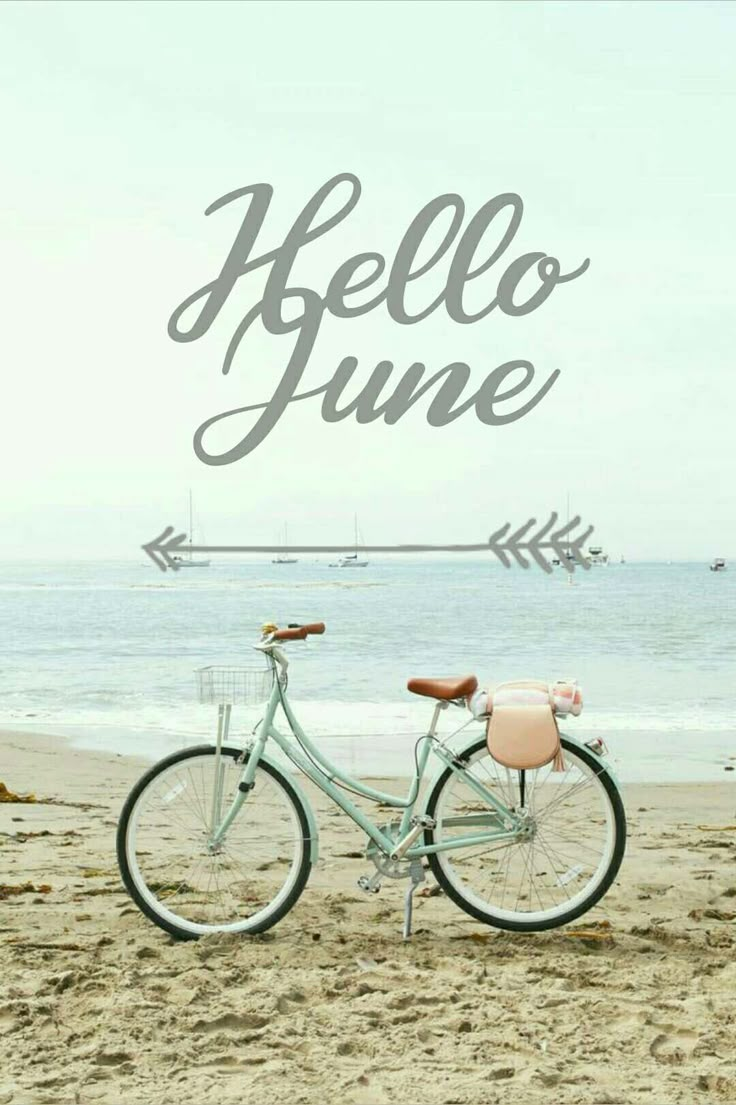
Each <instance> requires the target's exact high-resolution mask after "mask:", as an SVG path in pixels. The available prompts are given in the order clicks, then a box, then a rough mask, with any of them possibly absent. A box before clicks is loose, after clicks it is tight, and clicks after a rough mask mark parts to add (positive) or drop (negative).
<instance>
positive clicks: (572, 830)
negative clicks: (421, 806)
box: [425, 737, 626, 932]
mask: <svg viewBox="0 0 736 1105" xmlns="http://www.w3.org/2000/svg"><path fill="white" fill-rule="evenodd" d="M562 748H563V751H564V760H565V770H564V771H562V772H555V771H553V770H552V764H548V765H547V766H546V767H543V768H538V769H536V770H534V771H525V772H519V771H509V770H507V769H506V768H504V767H501V766H500V765H499V764H498V763H496V761H495V760H494V759H493V758H492V757H491V755H490V754H489V752H488V748H487V745H486V742H485V740H481V741H479V742H478V743H477V744H475V745H473V746H472V747H471V748H470V749H469V750H468V751H467V752H466V753H464V755H463V756H462V757H461V758H462V759H463V760H464V763H465V771H466V773H467V774H470V775H473V776H474V777H475V778H476V779H477V780H478V781H479V782H480V783H482V784H483V786H484V787H485V788H486V789H488V790H490V791H491V793H492V794H493V795H494V796H496V797H497V798H498V799H499V800H500V801H501V802H502V803H503V804H504V805H505V806H506V807H507V808H508V809H509V810H514V811H517V812H518V811H519V810H520V809H523V810H524V816H525V822H526V825H525V829H526V831H525V832H524V833H523V834H519V835H518V836H517V837H516V838H514V839H513V840H504V841H498V842H491V843H484V844H476V845H472V844H469V845H467V846H464V847H463V846H460V847H458V848H453V849H451V850H449V851H442V852H435V853H431V854H430V855H429V856H428V859H429V864H430V867H431V869H432V872H433V874H434V876H435V878H436V879H437V882H438V883H439V884H440V886H441V887H442V889H443V890H444V891H445V893H446V894H447V895H448V897H450V898H451V899H452V900H453V901H454V902H455V903H456V904H457V905H459V906H460V907H461V909H464V910H465V911H466V913H469V914H470V915H471V916H472V917H475V918H476V919H477V920H479V921H484V922H485V923H486V924H489V925H494V926H495V927H496V928H502V929H512V930H514V931H516V932H539V931H542V930H544V929H550V928H556V927H557V926H558V925H564V924H567V923H568V922H569V921H573V920H574V919H575V918H576V917H579V916H580V915H581V914H583V913H585V912H586V911H587V910H588V909H590V908H591V906H593V905H594V904H595V903H596V902H597V901H599V900H600V899H601V898H602V897H603V895H604V894H605V893H606V891H607V890H608V889H609V887H610V886H611V883H612V882H613V880H614V879H615V877H616V874H617V872H618V869H619V867H620V865H621V860H622V859H623V854H624V848H625V845H626V817H625V814H624V808H623V803H622V801H621V796H620V794H619V791H618V788H617V787H616V784H615V782H614V780H613V779H612V777H611V775H610V774H609V773H608V771H607V770H606V766H605V764H604V763H603V762H602V761H601V759H600V758H599V757H598V756H596V755H595V754H594V753H593V752H590V751H589V750H588V749H583V748H580V747H579V746H578V745H576V744H572V743H571V742H570V741H568V740H566V739H565V738H564V737H563V738H562ZM427 813H428V814H429V816H430V817H432V818H433V819H434V820H435V823H436V825H435V828H434V829H432V830H427V831H426V832H425V841H426V843H427V844H440V843H449V842H451V841H452V839H453V837H462V836H466V837H467V836H470V835H473V834H475V835H477V834H478V828H477V821H478V816H477V815H478V814H479V813H480V814H489V813H490V814H491V815H492V816H494V815H493V806H492V805H491V804H490V803H489V802H485V801H484V800H483V799H482V798H481V797H480V796H479V795H478V792H477V791H476V790H474V789H473V788H472V787H471V786H470V785H469V783H468V782H467V777H466V776H464V775H463V774H457V773H456V772H454V771H452V770H451V769H450V768H448V769H447V770H446V771H444V772H443V773H442V775H441V776H440V778H439V779H438V780H437V783H436V785H435V787H434V789H433V791H432V793H431V795H430V797H429V801H428V803H427ZM464 821H465V822H466V824H465V825H464V824H463V822H464ZM474 822H475V824H474ZM498 824H499V827H500V822H498Z"/></svg>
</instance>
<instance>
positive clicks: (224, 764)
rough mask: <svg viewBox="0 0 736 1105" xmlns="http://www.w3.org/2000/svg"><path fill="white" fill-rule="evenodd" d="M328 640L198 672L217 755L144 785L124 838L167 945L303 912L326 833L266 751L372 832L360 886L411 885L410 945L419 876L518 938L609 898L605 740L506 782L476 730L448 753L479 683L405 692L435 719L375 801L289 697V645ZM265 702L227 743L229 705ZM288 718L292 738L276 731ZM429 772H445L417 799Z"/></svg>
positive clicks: (303, 632)
mask: <svg viewBox="0 0 736 1105" xmlns="http://www.w3.org/2000/svg"><path fill="white" fill-rule="evenodd" d="M323 632H324V625H323V624H322V623H318V624H315V625H306V626H290V627H289V628H287V629H277V627H276V626H275V625H267V626H264V632H263V636H262V638H261V640H260V641H259V642H258V644H256V645H255V646H254V647H255V648H256V649H258V650H259V651H260V652H261V653H262V654H263V655H264V657H265V666H264V667H262V668H259V669H258V670H257V671H254V670H252V669H249V668H204V669H201V670H200V671H199V672H198V676H199V684H200V698H201V700H202V701H205V702H212V703H215V704H217V705H218V729H217V740H216V743H215V744H214V745H200V746H198V747H194V748H188V749H185V750H183V751H180V752H176V753H174V754H173V755H171V756H167V757H166V758H165V759H163V760H161V761H160V762H159V763H157V764H155V765H154V766H153V767H152V768H151V769H150V771H148V772H147V773H146V774H145V775H144V776H143V777H142V778H141V779H140V780H139V782H138V783H137V784H136V785H135V786H134V788H133V790H132V791H131V793H130V795H129V796H128V799H127V800H126V802H125V806H124V808H123V811H122V814H121V817H120V822H119V825H118V833H117V850H118V861H119V864H120V871H121V874H122V878H123V881H124V883H125V886H126V888H127V890H128V892H129V893H130V895H131V897H132V898H133V900H134V901H135V902H136V904H137V905H138V906H139V908H140V909H141V910H142V911H143V913H144V914H146V916H147V917H149V918H150V919H151V920H152V921H154V922H155V923H156V924H157V925H159V926H160V927H161V928H162V929H165V930H166V931H167V932H169V933H171V934H172V935H173V936H176V937H179V938H182V939H197V938H198V937H200V936H202V935H204V934H206V933H213V932H237V933H257V932H263V931H264V930H265V929H268V928H270V927H271V926H272V925H274V924H276V922H277V921H279V920H280V919H281V918H282V917H283V916H284V915H285V914H286V913H288V912H289V910H290V909H291V908H292V907H293V906H294V905H295V903H296V902H297V900H298V898H299V896H300V895H301V893H302V891H303V890H304V887H305V886H306V884H307V880H308V878H309V873H310V870H311V868H312V866H313V864H314V863H316V861H317V854H318V853H317V848H318V834H317V824H316V821H315V817H314V813H313V812H312V809H311V806H310V804H309V801H308V799H307V797H306V795H305V794H304V791H303V790H302V788H301V787H300V786H299V784H298V782H297V780H296V777H295V776H294V775H293V774H292V773H291V772H288V771H286V770H285V769H284V768H283V767H282V766H280V765H279V763H277V762H276V761H275V760H274V759H273V758H272V757H271V756H270V755H269V753H268V752H267V746H268V743H269V741H272V742H274V744H275V745H277V746H278V747H279V748H280V749H281V751H282V752H283V753H284V754H285V756H286V757H287V758H288V759H289V760H290V761H291V762H292V763H293V764H294V765H295V766H296V767H298V768H300V769H301V770H302V771H303V772H304V773H305V775H307V776H308V777H309V779H311V780H312V782H314V783H315V784H316V785H317V786H318V787H319V788H320V790H322V791H323V792H324V793H325V794H326V795H328V796H329V797H330V798H331V799H332V800H333V801H334V802H335V803H337V805H338V806H339V807H340V808H341V809H342V810H344V812H345V813H346V814H347V815H348V816H349V817H350V818H352V820H353V821H354V822H356V824H357V825H359V826H360V828H361V829H363V831H364V832H365V833H366V834H367V838H368V839H367V843H366V849H365V854H366V858H367V860H369V861H370V862H371V863H372V864H373V868H374V870H373V871H372V873H371V874H370V875H364V876H363V877H362V878H361V879H359V880H358V886H359V887H360V889H361V890H364V891H365V892H367V893H377V892H378V891H379V889H380V886H381V882H382V880H383V879H385V878H391V879H407V880H408V889H407V892H406V898H405V920H404V936H405V938H406V937H408V936H409V935H410V933H411V919H412V895H413V892H414V890H415V889H416V887H417V886H418V885H419V884H420V883H421V882H422V881H424V878H425V863H426V864H427V865H428V867H429V869H430V870H431V872H432V874H433V875H434V877H435V878H436V880H437V882H438V883H439V885H440V887H441V888H442V890H444V892H445V893H446V894H447V895H448V897H449V898H451V899H452V900H453V901H454V902H455V903H456V904H457V905H459V906H460V907H461V908H462V909H464V910H465V911H466V912H467V913H469V914H470V915H471V916H472V917H474V918H476V919H477V920H479V921H483V922H485V923H486V924H489V925H495V926H496V927H498V928H502V929H511V930H515V931H517V932H538V931H541V930H543V929H549V928H554V927H556V926H558V925H564V924H566V923H567V922H569V921H572V920H574V919H575V918H576V917H579V916H580V915H581V914H582V913H585V912H586V910H588V909H590V908H591V906H593V905H594V904H595V903H596V902H597V901H599V900H600V899H601V898H602V897H603V895H604V894H605V893H606V891H607V890H608V889H609V887H610V886H611V884H612V882H613V880H614V879H615V877H616V874H617V872H618V869H619V866H620V864H621V860H622V858H623V853H624V847H625V841H626V820H625V815H624V808H623V803H622V801H621V796H620V793H619V789H618V786H617V783H616V781H615V778H614V776H613V774H612V772H611V770H610V768H609V767H608V766H607V765H606V763H605V762H604V760H603V758H602V757H603V755H604V753H605V747H604V746H603V744H602V742H601V741H599V740H592V741H589V742H588V743H587V744H583V743H580V742H578V741H576V740H573V739H572V738H570V737H568V736H565V735H563V736H562V749H563V755H564V770H563V771H561V772H560V771H556V772H555V771H553V770H552V765H549V766H546V767H543V768H538V769H536V770H533V771H531V770H526V771H510V770H508V769H506V768H504V767H501V766H500V765H499V764H498V763H496V761H494V760H493V758H492V757H491V756H490V754H489V752H488V749H487V745H486V741H485V738H483V739H479V737H478V736H477V733H476V736H475V737H473V738H468V736H467V735H465V737H464V738H463V737H462V736H461V737H460V740H459V745H458V746H456V747H451V745H450V743H449V742H450V741H451V740H452V739H453V738H455V737H458V735H459V734H462V731H463V730H464V729H465V727H466V725H467V724H471V722H472V721H473V720H474V719H472V718H471V720H470V721H469V722H466V723H465V724H463V725H462V726H460V728H459V729H458V730H456V731H455V733H453V734H450V735H449V736H446V737H443V738H442V739H440V738H439V737H438V735H437V724H438V721H439V717H440V714H441V712H442V711H443V710H445V709H448V708H450V707H452V706H455V707H461V708H463V709H465V708H466V696H467V695H469V694H472V692H473V691H474V690H475V689H476V688H477V685H478V684H477V680H476V678H475V677H474V676H466V677H463V678H458V679H437V680H431V679H421V680H419V679H417V680H410V682H409V689H410V690H413V691H415V693H418V694H421V695H424V696H426V697H429V698H432V699H434V701H435V707H434V714H433V717H432V722H431V724H430V727H429V729H428V731H427V733H426V734H425V735H424V736H422V737H420V738H419V740H418V741H417V743H416V746H415V752H414V761H415V762H414V768H415V770H414V775H413V778H412V780H411V784H410V787H409V792H408V794H407V795H406V797H403V798H402V797H398V796H396V795H393V794H385V793H383V792H382V791H379V790H374V789H373V787H370V786H367V785H366V784H365V783H363V782H361V781H359V780H358V779H354V778H351V777H350V776H349V775H346V774H345V773H344V772H342V771H341V770H339V768H338V767H336V766H335V765H334V764H332V763H331V762H330V761H329V760H328V759H327V758H326V757H325V756H324V755H323V754H322V753H321V752H320V750H319V748H318V747H317V745H316V744H315V743H314V742H313V741H311V740H310V739H309V737H308V736H307V734H306V733H305V732H304V731H303V729H302V728H301V726H300V725H299V722H298V721H297V719H296V717H295V716H294V712H293V710H292V708H291V705H290V703H289V700H288V696H287V685H288V675H287V667H288V664H287V658H286V656H285V654H284V651H283V648H282V645H283V644H285V643H287V642H291V641H297V640H304V639H305V638H306V637H307V636H309V635H310V634H321V633H323ZM264 698H267V705H266V707H265V714H264V716H263V718H262V720H261V721H260V723H259V725H258V727H257V729H256V731H255V736H254V738H253V739H252V741H251V742H250V743H249V744H248V746H247V747H245V748H235V747H232V746H230V745H228V743H227V739H228V734H229V727H230V713H231V710H232V706H233V704H234V703H236V702H252V701H253V700H254V699H256V700H260V701H262V700H263V699H264ZM279 708H280V709H281V711H282V712H283V714H284V716H285V718H286V722H287V724H288V726H289V729H290V731H291V737H289V736H286V735H284V734H283V733H281V732H280V731H279V730H278V729H277V728H276V726H275V724H274V718H275V716H276V713H277V711H278V710H279ZM456 743H457V742H456ZM430 760H432V761H433V762H434V765H435V771H434V774H433V776H432V777H431V778H430V779H429V781H428V785H426V786H425V787H424V788H423V787H422V783H423V781H424V780H425V775H426V774H427V767H428V764H429V763H430ZM351 792H352V793H353V794H354V795H359V796H362V797H363V798H368V799H371V800H373V801H374V802H376V803H380V804H381V805H382V806H384V807H386V806H388V807H391V808H393V809H394V810H395V811H396V813H395V818H394V819H393V820H391V821H389V822H388V823H387V824H381V825H379V824H376V823H375V822H374V821H373V820H371V818H369V817H368V816H366V815H365V814H364V813H363V811H362V810H361V809H359V808H358V806H356V804H355V803H354V802H353V801H352V799H351V798H350V794H351ZM420 793H422V795H423V796H422V798H421V799H420Z"/></svg>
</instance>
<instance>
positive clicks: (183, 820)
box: [117, 745, 311, 940]
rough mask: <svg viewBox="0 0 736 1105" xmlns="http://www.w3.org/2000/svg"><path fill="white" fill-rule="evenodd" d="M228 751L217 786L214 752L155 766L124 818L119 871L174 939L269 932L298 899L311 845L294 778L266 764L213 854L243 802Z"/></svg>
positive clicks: (200, 750)
mask: <svg viewBox="0 0 736 1105" xmlns="http://www.w3.org/2000/svg"><path fill="white" fill-rule="evenodd" d="M240 756H241V752H240V750H239V749H237V748H223V749H222V753H221V757H220V772H219V775H220V779H219V782H218V781H217V780H216V773H215V763H216V761H215V749H214V748H213V747H212V746H210V745H202V746H199V747H197V748H189V749H186V750H185V751H183V752H176V753H174V754H173V755H171V756H168V757H167V758H166V759H164V760H161V761H160V763H157V764H155V765H154V766H153V767H152V768H151V770H150V771H148V772H147V773H146V774H145V775H144V776H143V778H142V779H140V781H139V782H138V783H137V784H136V785H135V787H134V788H133V790H132V791H131V793H130V795H129V797H128V799H127V801H126V803H125V806H124V807H123V811H122V814H121V817H120V822H119V825H118V834H117V850H118V863H119V865H120V873H121V875H122V878H123V882H124V883H125V886H126V889H127V890H128V893H129V894H130V896H131V897H132V898H133V900H134V901H135V903H136V905H138V907H139V908H140V909H141V910H142V911H143V913H145V914H146V916H147V917H149V918H150V919H151V920H152V921H154V922H155V923H156V924H157V925H159V926H160V927H161V928H162V929H165V930H166V932H169V933H171V935H172V936H176V937H179V938H181V939H185V940H187V939H188V940H193V939H197V938H198V937H200V936H203V935H205V934H206V933H211V932H239V933H247V932H251V933H255V932H263V931H264V930H265V929H267V928H270V927H271V925H274V924H276V922H277V921H278V920H280V919H281V918H282V917H283V916H284V914H286V913H287V912H288V911H289V910H290V909H291V908H292V906H293V905H294V903H295V902H296V901H297V899H298V898H299V896H300V894H301V892H302V890H303V889H304V886H305V884H306V882H307V879H308V877H309V871H310V867H311V858H310V857H311V846H310V845H311V841H310V830H309V821H308V819H307V815H306V811H305V809H304V806H303V804H302V802H301V800H300V798H299V796H298V794H297V792H296V790H295V789H294V787H293V786H292V784H291V783H290V782H289V779H288V778H287V776H286V775H285V774H284V773H282V772H281V771H279V770H278V769H277V768H275V767H273V766H272V765H271V764H268V763H265V762H264V761H261V762H260V763H259V765H258V767H257V769H256V773H255V778H254V786H253V789H252V790H250V791H249V792H248V794H247V797H246V800H245V802H244V804H243V806H242V807H241V809H240V811H239V812H238V814H237V816H236V818H235V820H234V821H233V823H232V825H231V826H230V828H229V829H228V831H227V834H226V836H225V837H224V839H223V840H222V841H221V842H220V843H218V844H217V845H214V846H213V844H212V826H213V821H214V820H218V821H219V820H220V819H221V817H222V816H223V815H224V813H225V812H226V811H227V810H228V809H229V808H230V805H231V803H232V801H233V799H234V798H235V796H236V795H237V793H238V783H239V782H240V780H241V778H242V774H243V764H242V762H238V760H239V758H240Z"/></svg>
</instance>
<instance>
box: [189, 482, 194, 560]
mask: <svg viewBox="0 0 736 1105" xmlns="http://www.w3.org/2000/svg"><path fill="white" fill-rule="evenodd" d="M192 541H193V534H192V489H191V487H190V488H189V559H190V560H191V559H192Z"/></svg>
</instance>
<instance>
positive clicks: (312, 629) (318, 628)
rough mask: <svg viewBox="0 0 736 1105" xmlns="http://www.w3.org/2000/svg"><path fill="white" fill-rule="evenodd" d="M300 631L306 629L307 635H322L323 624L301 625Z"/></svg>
mask: <svg viewBox="0 0 736 1105" xmlns="http://www.w3.org/2000/svg"><path fill="white" fill-rule="evenodd" d="M302 629H306V631H307V633H324V631H325V623H324V622H312V624H311V625H303V626H302Z"/></svg>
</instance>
